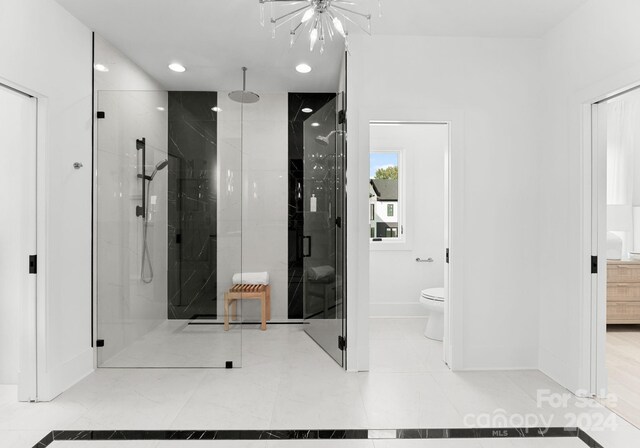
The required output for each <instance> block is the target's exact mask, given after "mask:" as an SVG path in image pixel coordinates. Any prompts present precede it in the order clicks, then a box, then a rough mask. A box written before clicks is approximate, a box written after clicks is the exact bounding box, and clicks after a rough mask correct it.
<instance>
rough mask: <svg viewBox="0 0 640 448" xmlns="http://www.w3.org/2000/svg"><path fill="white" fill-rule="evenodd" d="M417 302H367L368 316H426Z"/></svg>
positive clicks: (424, 310) (423, 309) (425, 312)
mask: <svg viewBox="0 0 640 448" xmlns="http://www.w3.org/2000/svg"><path fill="white" fill-rule="evenodd" d="M428 314H429V313H428V312H427V310H426V309H425V308H424V307H423V306H422V304H421V303H419V302H417V301H416V302H387V303H371V304H369V317H427V316H428Z"/></svg>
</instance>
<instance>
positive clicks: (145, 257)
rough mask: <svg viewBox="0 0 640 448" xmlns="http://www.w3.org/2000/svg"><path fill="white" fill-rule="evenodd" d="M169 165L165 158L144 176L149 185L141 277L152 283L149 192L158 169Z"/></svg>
mask: <svg viewBox="0 0 640 448" xmlns="http://www.w3.org/2000/svg"><path fill="white" fill-rule="evenodd" d="M167 165H169V160H168V159H164V160H161V161H160V162H158V164H157V165H156V167H155V169H154V170H153V173H152V174H151V176H144V177H143V179H142V182H149V186H148V187H147V188H146V197H145V198H144V210H145V214H144V216H143V217H142V219H143V221H142V267H141V268H140V278H141V279H142V281H143V282H144V283H147V284H149V283H151V282H152V281H153V265H152V264H151V256H150V255H149V243H148V242H147V234H148V227H149V209H148V207H149V194H150V191H151V182H152V181H153V179H154V178H155V177H156V174H158V171H162V170H163V169H164V168H166V167H167ZM145 263H146V264H148V265H149V276H148V277H145V274H144V267H145Z"/></svg>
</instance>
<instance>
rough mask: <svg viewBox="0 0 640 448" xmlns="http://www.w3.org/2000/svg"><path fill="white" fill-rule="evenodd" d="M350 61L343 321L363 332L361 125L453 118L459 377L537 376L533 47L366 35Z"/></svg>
mask: <svg viewBox="0 0 640 448" xmlns="http://www.w3.org/2000/svg"><path fill="white" fill-rule="evenodd" d="M351 52H352V55H353V56H352V57H351V58H350V60H349V78H348V79H349V90H348V94H349V103H350V106H349V109H348V113H349V123H350V124H349V149H350V150H349V164H348V170H349V171H348V185H354V183H355V184H356V185H359V186H360V185H364V187H361V188H360V189H359V190H358V191H357V192H354V191H353V190H350V191H351V194H352V196H351V197H350V202H349V204H350V209H349V219H348V225H349V226H351V227H350V230H349V232H350V239H349V258H350V271H349V272H350V275H352V276H353V277H352V278H351V280H350V282H349V285H350V286H349V288H350V289H349V297H348V300H349V301H350V302H349V303H350V304H349V307H350V313H353V312H354V311H355V313H356V314H357V316H359V317H360V318H359V319H360V320H358V326H359V328H366V322H363V319H362V316H365V318H366V316H367V315H368V314H367V313H368V310H367V308H368V303H369V295H368V284H367V283H368V257H369V254H368V234H367V233H366V231H365V230H364V229H368V207H367V204H368V200H367V195H368V188H367V183H366V178H367V177H368V166H363V165H366V162H364V163H363V162H362V160H363V157H366V155H368V151H369V148H368V144H367V143H366V140H368V139H367V138H363V136H362V135H361V129H360V132H359V129H358V123H359V115H360V114H363V113H364V111H365V110H377V111H380V110H382V111H385V110H386V111H389V110H399V111H406V110H412V109H421V108H422V109H429V110H432V111H438V110H441V111H445V114H447V113H449V112H450V111H458V112H459V114H460V115H462V116H463V117H464V123H461V122H460V121H461V120H459V121H458V122H454V123H453V124H452V132H453V133H454V134H455V133H460V136H461V139H462V140H463V141H462V140H457V141H454V142H453V144H454V145H457V147H462V148H463V149H464V154H465V159H464V161H463V164H464V176H463V178H462V179H461V176H458V177H457V178H455V176H456V175H457V174H460V173H453V174H452V175H453V176H454V178H453V182H454V183H455V182H458V187H460V188H463V189H464V192H463V195H462V196H463V198H464V199H463V201H464V204H463V206H464V222H463V223H457V224H456V225H460V226H461V229H462V230H461V231H460V232H459V233H458V234H457V235H452V238H453V239H454V240H453V243H454V244H455V238H458V241H460V240H461V239H463V240H464V252H465V260H464V272H463V273H462V278H458V279H457V280H456V279H454V282H455V281H458V282H461V283H460V284H458V285H457V288H458V289H457V291H458V294H457V296H456V300H457V301H458V304H457V305H458V308H457V309H461V313H462V315H461V316H458V319H459V322H460V324H459V325H458V327H457V328H455V329H454V330H455V331H457V332H459V333H458V334H457V335H456V340H458V341H460V342H459V344H458V346H457V347H456V350H457V355H458V356H459V357H460V359H461V361H460V362H459V363H458V364H459V368H462V369H494V368H502V369H504V368H536V367H537V365H538V362H537V361H538V330H539V328H538V300H539V294H538V289H539V285H538V275H537V272H538V261H539V258H538V245H537V241H538V229H537V227H538V224H539V223H538V188H539V177H538V161H539V160H538V157H537V153H538V151H539V146H540V132H539V125H540V123H541V122H542V120H541V117H540V114H539V105H540V104H539V101H540V100H539V97H540V93H541V91H540V77H541V73H540V64H541V43H540V41H539V40H527V39H476V38H438V37H400V36H374V37H372V38H355V39H353V42H352V43H351ZM371 74H375V76H372V75H371ZM387 115H389V114H388V112H387ZM460 127H463V129H462V130H461V129H460ZM458 187H456V188H458ZM356 197H358V198H359V200H358V201H356V199H355V198H356ZM354 204H358V205H354ZM451 256H452V257H453V258H454V259H455V257H456V253H455V251H453V252H452V254H451ZM353 260H355V261H353ZM364 269H366V272H363V270H364ZM455 286H456V285H454V287H455ZM354 301H355V302H356V303H355V304H353V303H352V302H354ZM363 307H364V308H365V309H364V310H363ZM460 307H461V308H460ZM351 315H352V316H353V314H351ZM352 334H353V333H350V339H351V335H352ZM365 336H366V335H365V334H363V333H362V332H361V331H358V333H357V336H356V337H357V340H356V343H357V344H358V353H359V358H358V364H359V365H358V368H359V369H363V368H366V367H367V366H366V364H367V363H366V355H363V353H366V348H364V347H365V345H366V341H365V339H366V338H365ZM350 359H354V358H353V357H352V358H350Z"/></svg>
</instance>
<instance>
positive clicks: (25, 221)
mask: <svg viewBox="0 0 640 448" xmlns="http://www.w3.org/2000/svg"><path fill="white" fill-rule="evenodd" d="M36 128H37V100H36V99H35V98H33V97H32V96H30V95H27V94H24V93H22V92H20V91H17V90H15V89H12V88H10V87H7V86H4V85H2V84H0V156H1V157H2V160H3V163H2V167H1V168H0V202H1V203H2V204H3V210H4V213H3V215H2V219H1V221H2V232H1V233H0V248H2V250H1V251H0V252H1V253H0V278H1V279H2V281H0V388H2V389H3V390H4V391H5V392H7V395H9V396H11V395H13V394H14V393H15V397H16V399H17V400H19V401H35V400H36V398H37V388H36V362H35V356H36V354H35V350H36V337H35V335H36V333H35V332H36V319H35V316H36V311H35V310H36V275H34V274H36V273H37V258H36V255H35V254H36V135H37V134H36V132H37V130H36Z"/></svg>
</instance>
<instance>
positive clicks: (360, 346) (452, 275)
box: [347, 108, 465, 371]
mask: <svg viewBox="0 0 640 448" xmlns="http://www.w3.org/2000/svg"><path fill="white" fill-rule="evenodd" d="M357 122H358V133H357V135H355V136H354V135H353V134H352V133H351V134H349V143H350V146H351V147H352V148H354V147H356V148H358V149H357V150H358V153H357V167H356V168H355V169H350V170H349V171H347V178H348V183H347V187H348V191H349V193H350V194H351V195H353V194H354V193H357V194H358V201H354V200H353V199H351V200H350V202H351V203H352V204H353V203H354V202H357V208H358V210H357V217H358V219H357V220H355V219H354V220H353V221H357V222H358V228H359V229H366V232H365V231H362V232H360V233H359V235H358V248H357V251H358V253H357V260H358V263H357V264H358V269H357V270H358V271H359V272H358V277H357V278H353V277H351V278H350V279H349V284H350V285H351V286H352V287H354V288H358V295H357V297H358V299H357V300H358V306H357V308H356V307H355V306H354V304H353V303H352V304H351V305H350V306H352V307H353V308H356V309H354V310H353V311H354V312H351V313H348V314H347V316H355V317H349V319H348V325H349V326H351V325H352V326H351V328H357V339H356V343H357V345H356V346H355V347H354V345H355V344H351V345H349V346H348V348H347V350H353V351H354V353H353V354H352V355H351V359H357V360H358V364H357V366H350V368H349V370H359V371H366V370H369V324H368V320H369V263H370V259H369V244H370V243H369V232H368V229H369V195H368V193H369V188H368V182H367V180H368V179H369V153H370V136H369V127H370V124H371V123H372V122H400V123H424V124H447V125H448V126H449V151H448V157H447V172H446V180H447V185H448V200H447V209H448V217H449V218H448V228H447V236H448V242H449V245H448V247H449V251H450V263H449V264H448V269H445V274H446V275H445V277H446V278H445V288H447V289H448V292H449V294H448V300H447V301H446V302H445V316H444V319H445V335H444V341H443V359H444V361H445V363H446V364H447V365H448V366H449V368H450V369H451V370H462V369H463V368H464V366H463V358H462V355H463V354H462V346H463V344H462V342H463V335H464V333H463V330H464V327H463V320H462V319H463V315H462V304H463V294H464V292H463V291H464V289H463V288H464V258H465V257H464V239H463V238H464V227H463V225H464V160H465V158H464V148H465V147H464V113H463V112H461V111H457V110H451V109H385V108H376V109H361V110H359V111H358V119H357ZM354 137H355V138H354ZM354 140H356V141H355V143H354ZM353 165H354V164H353V163H350V168H351V167H352V166H353ZM354 171H355V173H354ZM355 182H357V183H358V186H357V190H356V191H354V190H353V189H351V185H353V184H354V183H355ZM351 198H353V196H351ZM351 240H352V238H351V239H350V241H351ZM353 246H354V244H353V243H351V247H353ZM352 253H353V252H352ZM350 272H354V271H353V270H351V271H350ZM354 284H355V285H354ZM350 297H352V298H353V295H351V296H350ZM416 301H417V298H416ZM352 302H353V301H352ZM351 334H353V333H351ZM352 339H353V336H352Z"/></svg>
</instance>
